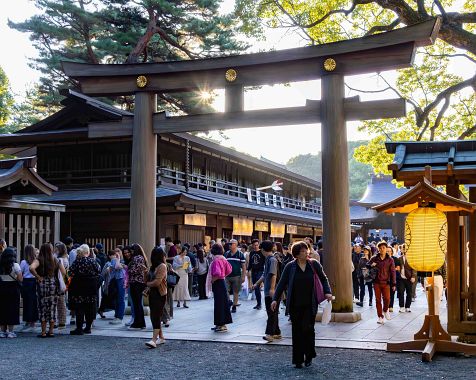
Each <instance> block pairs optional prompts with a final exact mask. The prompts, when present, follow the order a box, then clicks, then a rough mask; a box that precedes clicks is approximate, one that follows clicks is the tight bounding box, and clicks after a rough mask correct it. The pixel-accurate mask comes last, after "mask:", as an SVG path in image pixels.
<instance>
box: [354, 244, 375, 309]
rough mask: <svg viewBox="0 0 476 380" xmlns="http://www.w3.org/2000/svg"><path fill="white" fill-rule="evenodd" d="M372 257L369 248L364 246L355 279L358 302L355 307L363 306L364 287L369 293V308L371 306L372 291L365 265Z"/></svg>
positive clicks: (370, 280)
mask: <svg viewBox="0 0 476 380" xmlns="http://www.w3.org/2000/svg"><path fill="white" fill-rule="evenodd" d="M371 255H372V250H371V248H370V247H369V246H368V245H366V246H365V247H364V249H363V256H362V257H361V258H360V260H359V263H358V265H357V278H358V279H359V288H360V294H359V302H356V305H357V306H361V307H362V306H364V297H365V287H367V290H368V292H369V306H372V299H373V294H374V293H373V290H372V286H373V284H372V279H371V278H370V275H369V271H370V270H369V269H368V268H367V264H368V263H369V260H370V257H371Z"/></svg>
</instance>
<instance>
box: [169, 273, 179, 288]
mask: <svg viewBox="0 0 476 380" xmlns="http://www.w3.org/2000/svg"><path fill="white" fill-rule="evenodd" d="M179 281H180V276H179V275H178V274H177V273H175V272H174V271H170V272H168V273H167V287H168V288H173V287H175V286H176V285H177V284H178V282H179Z"/></svg>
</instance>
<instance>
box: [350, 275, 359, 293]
mask: <svg viewBox="0 0 476 380" xmlns="http://www.w3.org/2000/svg"><path fill="white" fill-rule="evenodd" d="M352 288H353V290H354V298H355V299H359V279H358V277H357V270H354V271H353V272H352Z"/></svg>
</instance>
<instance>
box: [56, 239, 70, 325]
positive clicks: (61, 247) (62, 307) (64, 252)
mask: <svg viewBox="0 0 476 380" xmlns="http://www.w3.org/2000/svg"><path fill="white" fill-rule="evenodd" d="M55 256H56V258H57V259H58V261H61V263H62V264H63V267H64V269H65V270H66V272H68V269H69V256H68V249H67V248H66V245H65V244H64V243H62V242H59V243H56V244H55ZM63 281H64V283H65V284H66V283H67V282H68V281H67V278H66V275H65V276H63ZM56 310H57V313H58V328H60V329H64V328H65V327H66V292H59V293H58V305H57V306H56Z"/></svg>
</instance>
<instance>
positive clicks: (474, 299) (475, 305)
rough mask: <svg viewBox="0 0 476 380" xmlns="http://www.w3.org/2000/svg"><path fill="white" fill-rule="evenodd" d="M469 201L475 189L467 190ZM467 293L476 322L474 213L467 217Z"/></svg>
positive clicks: (475, 198) (475, 214) (473, 196)
mask: <svg viewBox="0 0 476 380" xmlns="http://www.w3.org/2000/svg"><path fill="white" fill-rule="evenodd" d="M469 201H470V202H472V203H476V187H470V188H469ZM469 293H470V294H471V299H470V311H471V312H472V313H473V320H474V321H476V212H473V213H471V214H470V215H469Z"/></svg>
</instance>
